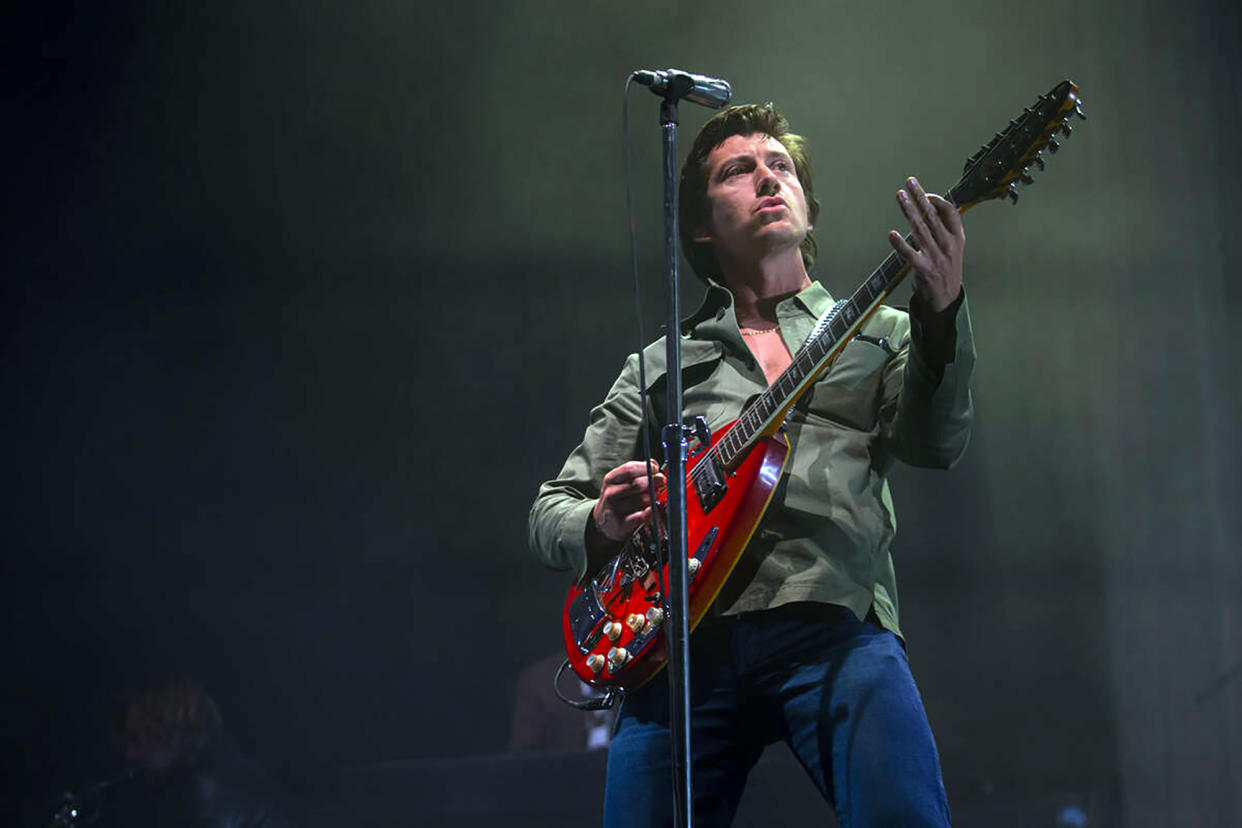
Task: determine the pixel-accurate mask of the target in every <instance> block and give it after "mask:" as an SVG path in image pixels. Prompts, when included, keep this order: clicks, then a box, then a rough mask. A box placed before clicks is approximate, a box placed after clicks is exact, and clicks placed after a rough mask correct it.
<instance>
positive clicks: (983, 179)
mask: <svg viewBox="0 0 1242 828" xmlns="http://www.w3.org/2000/svg"><path fill="white" fill-rule="evenodd" d="M1074 115H1077V116H1078V117H1079V118H1083V119H1085V118H1086V117H1087V116H1086V115H1085V114H1083V111H1082V101H1080V100H1079V98H1078V87H1077V86H1075V85H1074V84H1073V83H1072V82H1070V81H1061V82H1060V83H1059V84H1057V85H1056V86H1055V87H1054V88H1053V89H1052V91H1051V92H1049V93H1048V94H1047V95H1043V96H1041V97H1040V98H1039V100H1037V101H1036V102H1035V104H1034V105H1033V106H1031V107H1029V108H1027V109H1025V110H1023V112H1022V115H1020V116H1019V117H1018V118H1016V119H1015V120H1012V121H1010V122H1009V126H1007V127H1005V128H1004V129H1003V130H1001V131H1000V132H998V133H997V134H996V135H995V137H993V138H992V140H991V141H989V142H988V143H987V144H985V145H984V146H982V147H981V148H980V149H979V151H978V152H976V153H975V154H974V155H972V156H970V158H968V159H966V167H965V170H964V172H963V175H962V180H961V181H959V182H958V184H957V186H956V187H954V188H953V190H952V191H951V193H950V198H951V200H952V201H953V203H954V204H956V205H957V208H958V211H959V212H963V213H964V212H966V210H968V209H969V208H971V207H973V206H974V205H976V204H978V203H979V202H981V201H987V200H989V199H993V198H1010V199H1013V201H1014V202H1015V203H1016V202H1017V201H1018V183H1019V182H1021V183H1023V184H1031V183H1032V182H1034V180H1035V179H1034V178H1033V177H1032V175H1031V167H1032V166H1035V167H1038V168H1039V169H1041V170H1042V169H1043V168H1044V159H1043V152H1044V150H1045V149H1047V150H1048V151H1049V152H1053V153H1055V152H1056V151H1057V149H1059V148H1060V146H1061V145H1060V143H1059V142H1058V141H1057V138H1058V137H1059V136H1060V137H1067V136H1069V134H1070V132H1071V131H1072V129H1071V128H1070V125H1069V123H1067V122H1068V121H1069V119H1070V117H1071V116H1074Z"/></svg>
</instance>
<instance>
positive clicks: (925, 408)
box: [880, 291, 975, 469]
mask: <svg viewBox="0 0 1242 828" xmlns="http://www.w3.org/2000/svg"><path fill="white" fill-rule="evenodd" d="M950 312H952V313H953V314H954V315H953V317H952V319H951V323H949V322H950V321H949V320H946V322H947V323H948V324H946V327H945V334H946V335H945V336H944V337H943V339H942V340H941V341H940V342H930V341H929V340H928V338H927V337H926V336H925V333H926V332H925V331H924V329H923V326H922V324H921V323H920V320H919V314H918V313H915V312H912V313H911V314H910V316H909V329H908V331H907V333H906V335H905V336H901V337H899V343H898V348H897V356H896V357H894V358H893V359H892V360H890V362H889V364H888V366H887V368H886V373H885V378H884V400H883V403H882V405H881V409H880V421H881V429H882V433H883V435H884V438H885V441H886V443H887V447H888V450H889V452H890V453H891V454H892V456H894V457H896V458H897V459H899V460H902V461H903V462H906V463H909V464H910V465H912V466H922V467H925V468H940V469H947V468H950V467H951V466H953V465H954V464H955V463H957V461H958V460H960V459H961V457H962V455H963V454H964V453H965V452H966V445H967V443H968V442H970V428H971V422H972V420H973V417H974V406H973V403H972V402H971V396H970V377H971V373H972V372H973V370H974V365H975V345H974V339H973V338H972V334H971V329H970V311H969V308H968V307H967V304H966V294H965V291H963V293H962V295H961V297H960V298H959V300H958V302H957V303H955V306H954V307H951V308H948V309H946V310H945V311H944V313H946V314H948V313H950Z"/></svg>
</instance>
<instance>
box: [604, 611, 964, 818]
mask: <svg viewBox="0 0 1242 828" xmlns="http://www.w3.org/2000/svg"><path fill="white" fill-rule="evenodd" d="M690 653H691V657H690V689H691V698H690V705H691V707H690V719H691V728H690V738H691V748H692V751H693V761H692V764H691V767H692V773H693V779H694V820H695V825H696V826H697V828H715V826H726V825H728V824H729V823H730V822H731V821H732V820H733V815H734V813H735V812H736V810H737V806H738V802H739V801H740V800H741V797H742V788H743V786H744V785H745V782H746V776H747V775H748V774H749V773H750V769H751V768H752V767H754V764H755V762H757V761H758V760H759V755H760V754H761V753H762V752H763V749H764V747H766V746H767V745H769V744H772V743H773V742H775V741H776V740H778V739H784V740H785V741H786V742H787V743H788V744H789V746H790V747H791V748H792V749H793V752H794V754H795V755H796V756H797V757H798V760H799V761H800V762H801V763H802V766H803V767H804V768H806V771H807V773H808V774H809V775H810V777H811V779H812V781H814V783H815V785H816V787H818V788H819V790H820V793H822V794H823V796H824V798H825V799H826V800H827V801H828V803H829V804H830V805H832V807H833V808H834V809H835V811H836V814H837V821H838V823H839V824H840V826H841V828H863V826H902V828H908V827H909V826H924V825H935V826H947V825H948V824H949V806H948V802H947V801H946V799H945V793H944V783H943V781H942V780H941V777H940V759H939V756H938V755H937V753H936V744H935V742H934V741H933V740H932V734H931V728H930V726H929V725H928V723H927V715H926V713H925V712H924V711H923V702H922V700H921V699H920V698H919V692H918V689H917V688H916V687H915V686H914V679H913V677H912V676H911V675H910V667H909V664H908V663H907V662H906V654H905V650H904V649H903V647H902V645H901V642H900V641H899V640H898V639H897V637H896V636H894V635H893V634H892V633H890V632H888V631H886V630H884V629H882V628H881V627H880V626H879V625H878V624H876V623H873V622H872V621H870V620H867V621H860V620H859V619H858V617H857V616H855V615H854V614H853V613H852V612H850V611H849V610H848V609H845V608H844V607H837V606H832V605H827V604H807V603H804V604H791V605H786V606H783V607H778V608H776V609H772V610H766V611H763V612H753V613H745V614H743V615H740V616H726V617H724V618H719V619H711V620H709V621H705V622H704V623H703V624H702V625H701V626H700V628H699V629H698V630H697V631H696V632H695V633H694V635H693V636H692V637H691V645H690ZM667 676H668V671H667V670H665V671H663V672H661V673H660V675H659V676H657V677H656V678H655V679H653V680H652V681H651V682H650V683H649V684H648V685H647V686H645V687H643V688H640V689H639V690H638V691H636V692H634V693H633V694H631V695H629V696H627V697H626V699H625V702H624V704H623V705H622V708H621V713H620V716H619V717H618V719H617V730H616V734H615V735H614V736H613V740H612V744H611V746H610V747H609V754H608V782H607V786H606V789H605V794H604V826H605V828H631V826H632V827H633V828H639V826H641V827H642V828H648V826H661V825H671V824H672V810H673V807H672V773H671V769H670V768H671V760H670V756H669V719H668V710H669V700H668V681H667ZM777 823H779V819H778V820H777V822H776V823H774V824H777Z"/></svg>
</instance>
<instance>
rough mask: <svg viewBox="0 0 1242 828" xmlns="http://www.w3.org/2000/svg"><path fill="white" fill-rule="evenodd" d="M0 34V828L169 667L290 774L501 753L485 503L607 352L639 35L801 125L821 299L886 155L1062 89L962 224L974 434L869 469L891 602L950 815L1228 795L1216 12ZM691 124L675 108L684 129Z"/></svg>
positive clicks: (649, 261) (1179, 805) (1195, 7)
mask: <svg viewBox="0 0 1242 828" xmlns="http://www.w3.org/2000/svg"><path fill="white" fill-rule="evenodd" d="M4 21H5V22H4V43H3V45H4V52H3V55H4V56H3V60H4V66H3V68H4V73H3V78H4V84H5V90H4V92H5V95H4V113H5V117H4V128H3V134H4V138H3V141H4V144H3V146H4V159H5V162H6V163H5V182H4V187H3V189H4V191H5V195H6V197H5V204H6V209H5V221H4V225H3V229H2V231H0V232H3V236H2V237H0V238H3V245H4V260H3V297H2V298H3V307H2V309H0V311H2V317H0V318H2V320H3V339H2V340H0V342H2V348H3V351H2V360H0V383H2V385H0V389H2V393H3V398H2V399H3V405H2V406H0V428H2V429H3V434H4V436H5V438H6V439H5V444H6V445H7V446H8V451H9V455H10V456H9V459H8V461H7V462H6V463H5V464H4V466H5V469H6V472H7V473H6V474H5V481H6V489H5V491H4V492H3V494H4V495H5V496H4V498H3V503H4V509H5V511H4V516H3V517H4V523H5V527H6V531H5V536H4V539H3V543H4V555H3V563H2V566H3V569H2V570H0V584H2V587H0V588H2V589H3V602H4V610H5V624H4V628H3V635H4V639H3V642H2V643H3V645H4V650H3V652H4V654H5V656H4V659H3V664H4V668H3V669H4V672H3V675H2V680H3V685H2V686H3V688H4V693H5V701H6V704H5V710H4V716H3V722H4V729H5V742H6V744H7V745H9V748H10V749H9V750H8V751H7V754H6V758H5V765H4V767H3V768H0V772H2V773H3V774H4V775H5V777H6V778H7V779H8V781H9V784H10V785H11V786H12V787H13V789H14V791H16V792H17V795H16V796H10V797H8V798H7V801H6V805H5V808H6V809H8V810H7V811H6V813H5V815H4V816H5V818H6V819H8V818H16V815H17V814H19V813H22V812H25V813H31V812H32V811H35V812H37V811H38V808H39V807H40V806H39V805H38V804H37V803H38V802H39V801H40V800H41V798H42V797H44V796H46V795H48V794H49V793H51V792H53V791H55V790H59V789H63V788H64V787H67V786H72V785H77V784H80V783H81V782H82V781H84V780H87V779H90V778H97V777H99V776H102V775H106V774H107V773H108V772H109V771H110V770H111V769H112V768H113V767H114V764H115V760H114V759H113V758H112V755H111V753H110V750H111V747H110V745H109V742H108V738H107V724H108V718H107V717H108V714H109V711H110V710H112V709H114V701H115V698H116V696H117V694H118V693H120V692H122V691H123V690H124V689H125V688H126V687H129V686H132V685H133V684H134V683H137V682H140V681H142V680H143V678H145V677H149V676H152V675H156V674H159V673H161V672H165V671H167V670H171V669H179V670H184V671H188V672H191V673H193V674H194V675H197V676H199V677H200V678H201V679H202V680H203V682H204V683H205V684H206V685H207V686H208V688H209V689H210V691H211V692H212V694H213V695H214V696H215V697H216V698H217V700H218V701H219V702H220V704H221V707H222V708H223V711H224V716H225V719H226V722H227V723H228V724H229V726H230V729H231V730H233V731H234V732H235V733H236V734H237V736H238V738H239V740H240V741H241V743H242V745H243V747H244V748H245V749H246V750H247V751H248V752H250V753H252V754H253V755H255V756H257V757H258V758H260V760H262V761H263V762H264V763H265V764H267V765H268V766H269V767H272V768H274V769H277V771H278V773H280V775H281V776H282V778H284V779H285V780H286V781H287V782H288V784H290V785H291V786H293V787H295V788H298V789H300V790H303V791H313V790H316V789H318V788H319V787H320V786H322V785H328V784H331V780H332V779H334V778H335V774H336V773H337V771H338V770H339V769H340V768H342V767H351V766H357V765H365V764H367V763H374V762H379V761H383V760H392V759H441V758H452V757H466V756H472V755H479V754H489V753H495V752H499V751H501V750H503V749H504V747H505V743H506V739H507V734H508V727H509V718H510V715H511V703H512V702H511V696H512V690H513V684H514V677H515V674H516V671H517V670H518V669H520V668H521V667H522V666H523V665H525V664H527V663H529V662H531V661H534V660H536V659H538V658H540V657H542V656H544V655H546V654H548V653H550V652H552V651H553V650H554V649H555V648H556V647H557V646H558V634H559V633H558V623H559V621H558V619H559V612H560V605H561V602H562V600H563V596H564V591H565V589H566V587H567V585H568V578H567V576H566V575H565V574H563V573H559V574H558V573H550V572H547V571H544V570H542V569H541V568H539V566H538V565H537V564H535V563H534V561H533V559H532V557H531V555H530V554H529V553H528V552H527V550H526V540H525V526H526V523H525V522H526V511H527V509H528V507H529V504H530V500H531V498H532V497H533V495H534V492H535V489H536V487H537V485H538V483H539V482H540V481H541V480H542V479H545V478H547V477H550V476H551V475H552V474H554V473H555V471H556V469H557V468H558V466H559V462H560V460H561V459H562V458H563V457H564V455H565V454H566V453H567V452H568V451H569V450H570V449H571V448H572V446H573V445H574V443H575V442H576V441H577V439H578V437H579V435H580V434H581V432H582V429H583V428H584V426H585V413H586V410H587V408H588V407H589V406H590V405H591V404H592V403H593V402H595V401H596V400H598V399H599V398H600V397H601V396H602V395H603V393H604V391H605V390H606V389H607V387H608V385H609V384H610V382H611V380H612V378H613V376H614V375H615V373H616V371H617V370H618V369H619V367H620V365H621V362H622V360H623V358H624V355H625V354H626V353H627V351H629V350H632V349H633V347H634V345H635V339H636V334H635V332H634V330H635V329H634V322H633V319H632V314H631V313H630V307H631V298H630V296H631V294H630V286H629V281H628V278H629V277H628V270H627V266H628V258H627V257H628V253H627V248H626V235H625V223H624V222H625V215H624V192H623V170H622V165H621V158H622V155H621V148H622V143H621V138H620V107H619V104H620V92H621V88H622V83H623V81H624V78H625V76H626V73H627V72H628V71H630V70H632V69H634V68H639V67H651V68H655V67H663V66H667V65H670V64H671V65H677V66H682V67H685V68H688V69H692V70H694V71H700V72H704V73H707V74H713V75H717V76H721V77H726V78H728V79H730V80H731V81H732V82H733V84H734V89H735V100H737V101H739V102H748V101H759V102H762V101H767V100H769V99H771V100H775V101H776V102H777V103H778V105H780V106H781V108H782V109H783V111H784V112H785V113H786V114H787V115H788V116H789V118H790V119H791V121H792V122H793V124H794V127H795V129H797V130H798V131H800V132H803V133H805V134H807V135H808V136H809V137H810V138H811V140H812V149H813V151H814V153H815V161H816V172H817V181H816V184H817V192H818V193H819V196H820V200H821V202H822V203H823V213H822V214H821V217H820V220H819V222H818V226H817V231H816V234H817V237H818V239H819V243H820V251H821V254H820V261H819V263H818V266H817V275H818V276H819V277H820V278H821V279H823V280H824V281H825V282H826V284H827V285H828V286H829V288H830V289H831V290H833V291H834V292H835V293H837V294H838V295H840V294H844V293H846V292H847V291H848V290H850V289H852V287H853V286H854V285H855V284H856V283H857V282H859V281H861V280H862V278H864V276H865V275H866V274H867V273H869V272H870V270H871V268H872V267H873V266H874V265H875V264H876V263H877V262H878V261H879V260H880V258H882V257H883V256H884V255H885V253H886V242H885V239H884V234H885V231H886V230H887V229H888V228H889V227H892V226H897V222H898V221H899V214H898V212H897V209H896V207H895V204H894V202H893V192H894V191H895V189H896V188H897V187H898V186H900V183H901V181H902V179H903V177H904V176H905V175H908V174H912V173H914V174H918V175H919V176H920V177H921V178H922V180H923V181H924V182H925V183H927V184H928V185H929V186H930V187H932V188H934V189H947V188H948V187H949V186H950V185H951V184H952V183H953V182H955V181H956V178H957V173H958V171H959V170H960V164H961V161H962V159H963V158H964V157H965V156H967V155H969V154H970V153H971V152H973V151H974V150H975V148H976V147H977V146H978V144H980V143H982V142H983V141H985V140H986V139H988V138H990V137H991V135H992V134H993V133H994V132H995V131H996V130H997V129H999V128H1001V127H1002V126H1004V124H1005V122H1006V121H1007V119H1009V118H1011V117H1013V116H1014V115H1016V114H1017V113H1018V112H1019V111H1020V110H1021V108H1022V107H1023V106H1025V105H1029V104H1030V103H1031V102H1032V101H1033V100H1034V98H1035V96H1036V95H1037V94H1040V93H1043V92H1046V91H1047V90H1048V89H1049V88H1050V87H1051V86H1052V85H1053V84H1054V83H1056V82H1057V81H1059V80H1060V79H1062V78H1063V77H1070V78H1072V79H1073V80H1075V81H1076V82H1077V83H1078V84H1079V86H1080V87H1081V89H1082V96H1083V99H1084V101H1085V107H1086V109H1087V112H1088V115H1089V117H1090V119H1091V120H1089V121H1087V122H1084V123H1082V124H1081V126H1079V127H1078V129H1077V130H1076V132H1075V134H1074V136H1073V137H1072V138H1070V139H1069V140H1068V141H1067V142H1066V145H1065V148H1064V149H1063V151H1062V152H1061V153H1060V154H1058V155H1057V156H1055V157H1054V158H1052V159H1051V162H1050V164H1049V168H1048V170H1047V172H1046V173H1043V174H1041V175H1040V176H1039V177H1038V181H1037V183H1036V184H1035V185H1034V186H1032V187H1030V188H1028V189H1026V190H1025V191H1024V195H1023V199H1022V202H1021V203H1020V204H1019V205H1018V206H1017V207H1016V208H1010V207H1001V206H998V205H986V206H984V207H981V208H979V209H978V210H977V211H976V212H972V213H971V214H970V215H969V217H968V220H967V230H968V234H969V238H970V241H969V244H968V261H967V276H966V278H967V283H968V285H969V290H970V296H971V307H972V311H973V319H974V325H975V334H976V339H977V346H978V350H979V354H980V360H979V366H978V370H977V373H976V380H975V389H976V404H977V418H978V419H977V427H976V431H975V436H974V442H973V445H972V447H971V450H970V452H969V454H968V456H967V459H966V460H965V461H964V463H963V464H962V465H961V466H960V467H958V468H957V469H956V470H955V471H954V472H952V473H950V474H941V473H928V472H917V471H912V470H907V469H902V470H899V471H898V472H897V473H896V474H895V475H894V477H895V481H894V491H895V497H896V500H897V504H898V511H899V515H900V522H901V532H900V536H899V538H898V543H897V547H896V549H895V554H896V557H897V561H898V573H899V577H900V583H901V590H902V592H901V597H902V609H903V614H902V617H903V627H904V628H905V630H906V632H907V635H908V638H909V643H910V652H911V659H912V662H913V664H914V669H915V672H916V675H917V676H918V678H919V681H920V685H921V688H922V691H923V694H924V697H925V701H926V705H927V708H928V711H929V714H930V716H931V718H932V721H933V726H934V728H935V730H936V734H937V738H938V741H939V743H940V747H941V751H942V758H943V763H944V768H945V775H946V781H947V784H948V786H949V790H950V799H951V801H952V802H953V803H955V807H957V806H960V805H962V804H966V805H969V804H970V803H971V802H977V801H980V800H988V801H991V802H993V803H994V804H997V805H998V806H999V807H1003V806H1004V805H1005V803H1007V802H1013V803H1015V804H1014V806H1013V807H1014V808H1015V809H1018V808H1020V807H1021V806H1019V805H1018V804H1016V803H1019V802H1021V801H1024V798H1025V799H1031V798H1038V797H1043V800H1041V801H1047V802H1050V803H1054V804H1055V803H1057V802H1060V803H1063V804H1067V805H1068V804H1075V803H1078V804H1083V803H1086V805H1089V806H1090V807H1089V810H1090V813H1091V816H1092V818H1093V819H1096V820H1098V821H1100V822H1101V823H1105V824H1127V825H1130V824H1132V825H1232V824H1237V822H1238V821H1239V820H1242V794H1240V793H1239V786H1238V785H1237V780H1238V779H1240V778H1242V713H1240V711H1242V611H1240V610H1239V601H1240V599H1242V563H1240V558H1239V555H1238V541H1237V538H1238V536H1239V532H1240V530H1242V518H1240V517H1239V511H1238V504H1239V503H1242V497H1240V495H1242V491H1240V490H1242V479H1240V476H1239V473H1238V470H1237V462H1238V458H1239V439H1238V434H1237V424H1238V422H1239V420H1240V419H1242V418H1240V415H1242V383H1240V382H1239V372H1238V368H1237V361H1238V357H1239V356H1242V347H1240V344H1242V343H1240V342H1239V333H1238V329H1237V327H1236V325H1235V315H1236V314H1237V312H1238V311H1239V309H1240V308H1242V295H1240V294H1242V290H1240V289H1239V286H1238V267H1237V262H1238V260H1239V255H1240V254H1242V249H1240V246H1239V241H1238V219H1239V212H1240V211H1239V210H1238V209H1237V206H1236V205H1237V202H1238V190H1239V185H1240V184H1242V176H1239V160H1238V154H1237V151H1236V137H1237V135H1238V134H1239V113H1240V111H1242V90H1240V87H1239V81H1238V70H1239V63H1240V61H1239V59H1238V58H1239V54H1238V50H1239V43H1240V42H1242V38H1240V36H1242V27H1240V25H1239V13H1238V11H1237V10H1236V8H1235V7H1234V6H1233V5H1232V4H1224V3H1220V4H1217V3H1213V2H1207V0H1200V2H1191V3H1188V4H1186V3H1182V4H1175V3H1173V2H1172V1H1171V0H1169V1H1168V2H1161V1H1159V0H1146V2H1137V3H1135V2H1130V3H1125V4H1121V3H1099V4H1094V6H1092V7H1090V8H1087V7H1085V6H1083V4H1079V3H1071V2H1067V1H1060V0H1058V2H1051V3H1045V4H1042V5H1041V6H1039V7H1038V8H1037V7H1034V6H1029V5H1027V4H1021V3H1013V2H982V0H957V2H953V3H942V4H926V3H915V2H891V3H875V4H870V5H868V6H866V7H863V6H862V5H860V4H855V3H823V4H802V3H786V2H775V3H769V4H747V3H735V2H731V1H730V2H723V3H717V4H715V5H713V6H712V7H710V8H703V7H693V6H689V5H681V6H678V5H674V6H672V7H671V8H667V7H666V6H665V5H662V4H654V3H647V2H642V0H640V2H637V3H630V4H625V6H624V9H623V8H622V7H621V6H607V7H606V6H604V5H588V4H579V3H570V2H563V1H562V0H542V1H541V0H522V2H514V3H508V4H505V5H499V4H497V5H495V6H490V5H486V4H471V3H458V4H436V5H433V4H428V3H418V2H415V3H401V2H385V1H384V0H363V2H355V3H351V4H331V3H318V2H309V3H301V4H287V3H277V2H252V3H240V2H232V1H231V0H224V2H217V3H210V4H189V3H176V2H173V3H141V2H119V1H117V0H112V1H111V2H94V3H70V2H57V3H44V4H39V5H30V6H28V7H26V8H20V9H18V10H16V11H10V12H7V13H5V17H4ZM658 21H663V22H665V23H667V24H668V25H669V26H670V27H671V33H666V32H660V31H657V26H656V23H657V22H658ZM635 94H636V97H635V98H634V102H633V111H632V124H633V127H632V128H633V132H634V141H635V164H636V187H637V197H638V207H639V209H640V211H641V213H642V215H641V217H640V220H639V235H640V244H641V245H642V247H641V253H640V261H641V263H642V269H643V272H644V274H646V275H645V277H644V279H645V285H646V288H645V289H646V291H647V293H646V297H647V299H648V300H649V301H648V302H647V311H646V316H647V323H648V330H649V331H654V330H655V325H656V324H658V320H659V318H661V316H662V306H661V303H660V301H659V299H658V296H659V294H658V291H659V285H660V278H659V272H658V266H659V261H660V251H659V225H658V221H659V171H658V165H657V150H658V145H657V138H658V132H657V129H656V121H655V113H656V105H655V99H654V98H652V97H651V96H650V95H648V93H646V92H645V91H643V90H638V91H637V92H636V93H635ZM706 115H707V113H706V112H705V111H703V110H700V109H698V108H696V107H692V106H689V105H687V106H685V107H683V127H684V129H685V130H686V135H685V137H684V140H683V146H685V145H688V142H689V138H690V136H691V135H692V134H693V132H694V130H696V129H697V128H698V126H699V124H701V123H702V121H703V120H704V119H705V117H706ZM686 281H687V285H686V290H685V296H686V299H685V301H686V302H687V304H690V303H693V302H694V301H695V300H696V299H697V294H698V291H697V290H696V289H695V287H694V284H695V283H694V282H693V280H692V279H691V278H690V277H689V275H688V273H687V279H686ZM901 301H904V297H902V300H901ZM1015 813H1016V811H1015ZM1054 822H1055V812H1053V811H1049V814H1048V818H1047V824H1050V825H1051V824H1054Z"/></svg>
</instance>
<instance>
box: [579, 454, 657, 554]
mask: <svg viewBox="0 0 1242 828" xmlns="http://www.w3.org/2000/svg"><path fill="white" fill-rule="evenodd" d="M649 466H650V468H651V471H652V474H653V478H652V481H653V482H654V483H655V485H656V488H657V489H658V488H660V487H661V486H663V485H664V475H663V473H661V472H660V466H659V464H658V463H656V461H654V460H648V461H647V462H646V463H644V462H643V461H641V460H631V461H630V462H628V463H622V464H621V465H620V466H617V467H616V468H615V469H613V470H612V471H610V472H608V474H606V475H604V482H603V486H601V488H600V495H599V500H597V501H595V508H594V509H593V510H592V511H591V519H592V520H593V521H595V527H596V528H597V529H598V530H599V533H600V534H601V535H603V536H604V537H605V538H607V539H608V540H610V541H612V542H613V543H620V542H621V541H623V540H625V539H626V538H628V537H629V536H630V535H632V534H634V533H635V532H636V531H638V527H639V526H641V525H643V524H644V523H646V522H647V521H648V520H650V519H651V493H650V492H648V491H647V468H648V467H649Z"/></svg>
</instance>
